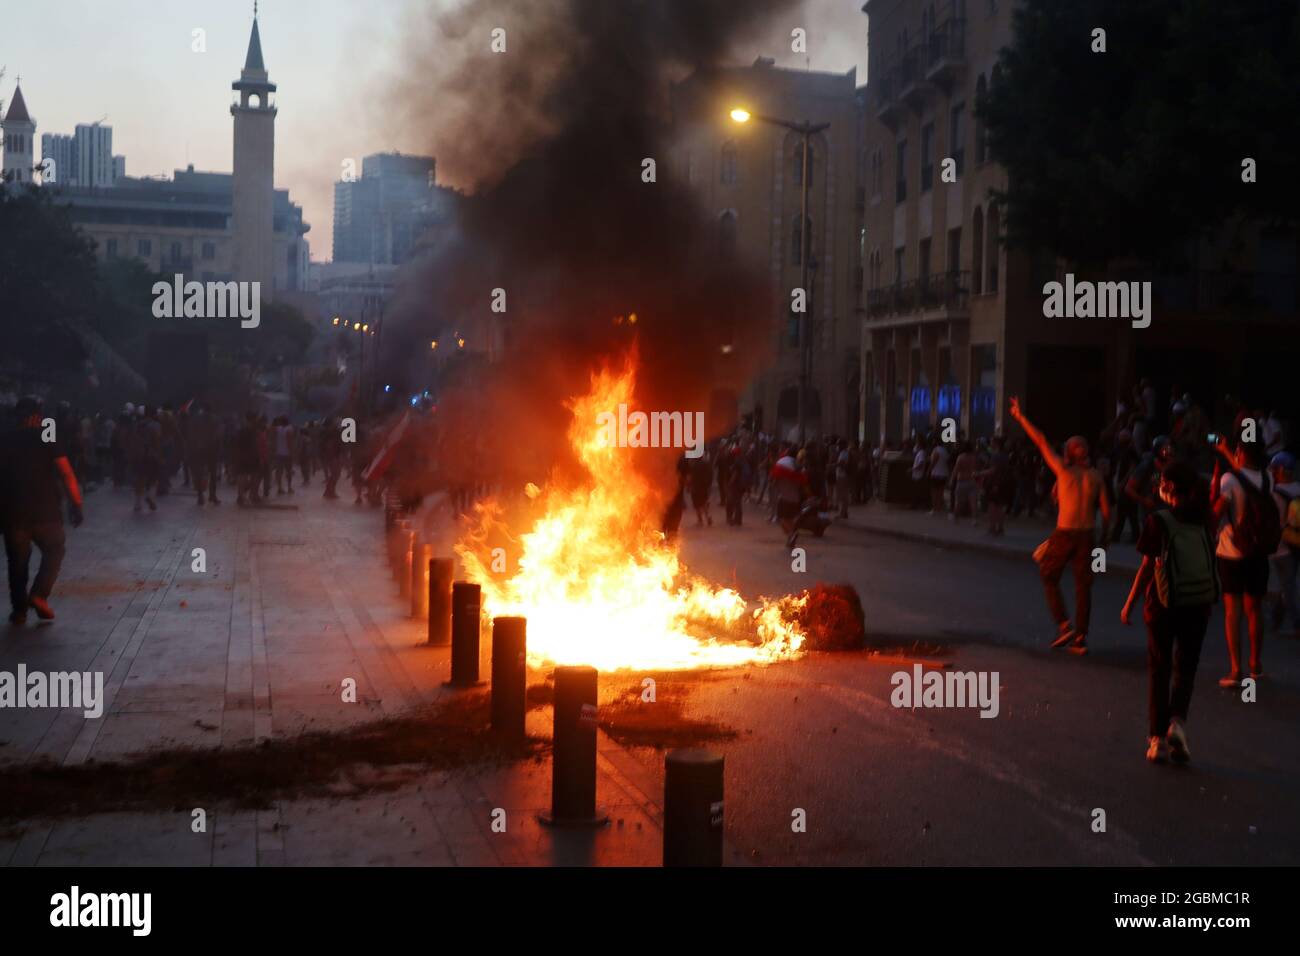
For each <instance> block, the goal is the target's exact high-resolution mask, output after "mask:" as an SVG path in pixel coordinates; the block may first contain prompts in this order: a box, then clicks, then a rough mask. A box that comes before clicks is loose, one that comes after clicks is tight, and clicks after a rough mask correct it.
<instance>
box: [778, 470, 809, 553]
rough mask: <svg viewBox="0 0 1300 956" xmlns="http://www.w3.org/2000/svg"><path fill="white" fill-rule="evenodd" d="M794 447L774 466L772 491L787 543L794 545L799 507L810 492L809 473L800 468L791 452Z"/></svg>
mask: <svg viewBox="0 0 1300 956" xmlns="http://www.w3.org/2000/svg"><path fill="white" fill-rule="evenodd" d="M792 450H793V449H787V451H786V453H785V454H784V455H782V456H781V457H780V458H778V459H777V460H776V464H774V465H773V466H772V474H771V480H772V493H773V495H774V496H775V498H776V515H777V518H778V520H780V522H781V528H782V530H784V531H785V533H786V535H787V538H786V543H787V544H788V545H789V546H790V547H794V542H795V539H796V537H797V536H798V530H797V529H796V527H795V522H796V521H797V520H798V518H799V508H800V505H801V504H802V503H803V499H804V498H805V497H806V495H807V492H808V475H807V473H805V472H804V471H803V470H802V469H800V468H799V463H798V460H797V459H796V458H795V457H794V456H793V455H792V454H790V452H791V451H792Z"/></svg>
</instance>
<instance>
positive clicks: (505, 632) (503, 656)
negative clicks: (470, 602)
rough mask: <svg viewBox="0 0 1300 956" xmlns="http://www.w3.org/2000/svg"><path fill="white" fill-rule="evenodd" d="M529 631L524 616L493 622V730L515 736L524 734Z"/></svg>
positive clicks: (502, 618) (494, 620)
mask: <svg viewBox="0 0 1300 956" xmlns="http://www.w3.org/2000/svg"><path fill="white" fill-rule="evenodd" d="M527 628H528V622H527V620H526V619H524V618H522V617H498V618H493V619H492V729H493V730H495V731H498V732H500V733H503V734H507V735H509V736H511V737H522V736H523V735H524V713H525V711H526V710H527V705H526V704H525V697H526V695H527V690H528V640H527V637H526V634H527Z"/></svg>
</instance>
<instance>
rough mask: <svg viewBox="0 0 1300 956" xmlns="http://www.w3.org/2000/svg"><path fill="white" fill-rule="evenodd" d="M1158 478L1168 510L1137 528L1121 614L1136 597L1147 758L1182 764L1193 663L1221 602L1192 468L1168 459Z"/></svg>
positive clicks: (1208, 526) (1208, 523)
mask: <svg viewBox="0 0 1300 956" xmlns="http://www.w3.org/2000/svg"><path fill="white" fill-rule="evenodd" d="M1158 482H1159V483H1158V494H1159V496H1160V500H1161V501H1163V502H1164V503H1165V504H1166V505H1168V506H1169V507H1168V508H1167V509H1163V510H1154V511H1151V512H1150V513H1149V514H1148V515H1147V517H1146V521H1145V522H1144V523H1143V525H1142V533H1141V535H1140V536H1139V537H1138V543H1137V550H1138V553H1139V554H1140V555H1142V565H1141V567H1139V568H1138V571H1137V574H1136V575H1134V577H1133V586H1132V588H1130V590H1129V595H1128V600H1127V601H1126V602H1125V603H1124V608H1123V610H1121V611H1120V614H1119V618H1120V621H1121V622H1122V623H1124V624H1129V623H1130V622H1131V620H1132V614H1133V605H1134V604H1135V603H1136V602H1137V601H1138V599H1139V597H1141V599H1142V620H1143V622H1144V623H1145V624H1146V626H1147V683H1148V688H1149V690H1148V705H1147V721H1148V723H1147V760H1149V761H1151V762H1152V763H1160V762H1162V761H1163V760H1164V759H1165V755H1166V750H1167V751H1168V754H1169V756H1171V757H1172V758H1173V760H1174V761H1176V762H1178V763H1185V762H1187V760H1188V759H1190V757H1191V752H1190V750H1189V749H1188V746H1187V729H1186V726H1185V725H1186V723H1187V711H1188V708H1189V707H1190V705H1191V701H1192V687H1193V685H1194V684H1195V681H1196V667H1197V664H1198V663H1199V662H1200V659H1201V646H1202V644H1203V643H1204V642H1205V632H1206V630H1207V629H1208V628H1209V626H1210V610H1211V608H1212V606H1213V605H1214V602H1215V601H1217V600H1218V599H1219V591H1220V585H1219V576H1218V564H1217V560H1216V556H1215V553H1214V544H1213V541H1214V538H1213V535H1214V529H1215V525H1214V519H1213V516H1212V513H1211V511H1210V509H1209V508H1208V507H1207V506H1206V501H1205V496H1204V495H1203V494H1202V493H1201V492H1200V488H1199V485H1200V478H1199V476H1198V475H1197V474H1196V470H1195V469H1194V468H1192V466H1191V465H1188V464H1186V463H1184V462H1174V463H1172V464H1170V465H1169V466H1168V467H1167V468H1166V469H1165V470H1164V471H1163V472H1161V474H1160V477H1159V479H1158Z"/></svg>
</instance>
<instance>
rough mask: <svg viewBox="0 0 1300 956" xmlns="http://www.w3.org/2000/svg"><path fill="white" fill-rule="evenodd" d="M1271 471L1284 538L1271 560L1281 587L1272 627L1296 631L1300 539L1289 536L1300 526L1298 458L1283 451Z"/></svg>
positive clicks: (1298, 624) (1298, 621) (1299, 618)
mask: <svg viewBox="0 0 1300 956" xmlns="http://www.w3.org/2000/svg"><path fill="white" fill-rule="evenodd" d="M1268 470H1269V474H1270V475H1271V476H1272V478H1273V499H1274V500H1275V501H1276V502H1277V512H1278V517H1279V519H1280V521H1281V528H1282V540H1281V541H1279V542H1278V546H1277V550H1276V551H1274V552H1273V556H1272V557H1271V558H1270V559H1269V563H1270V564H1272V565H1273V574H1274V576H1275V577H1276V578H1277V586H1278V599H1277V603H1276V604H1275V605H1274V606H1273V630H1275V631H1278V632H1284V631H1290V632H1292V633H1295V632H1297V631H1300V601H1297V599H1296V575H1297V571H1298V570H1300V541H1297V540H1294V539H1295V538H1296V537H1297V536H1296V534H1295V533H1294V532H1293V533H1292V534H1291V536H1290V537H1288V536H1287V529H1288V528H1290V527H1293V525H1294V527H1297V528H1300V481H1296V480H1295V457H1294V456H1293V455H1291V454H1290V453H1289V452H1285V451H1280V452H1278V453H1277V454H1275V455H1274V456H1273V458H1272V460H1270V461H1269V463H1268ZM1293 515H1294V522H1293V517H1292V516H1293ZM1288 625H1289V626H1288Z"/></svg>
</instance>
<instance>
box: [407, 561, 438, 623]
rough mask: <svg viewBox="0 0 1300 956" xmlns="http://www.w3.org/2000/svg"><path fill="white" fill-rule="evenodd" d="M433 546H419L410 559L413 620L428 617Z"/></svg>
mask: <svg viewBox="0 0 1300 956" xmlns="http://www.w3.org/2000/svg"><path fill="white" fill-rule="evenodd" d="M431 557H433V545H431V544H421V545H419V551H418V553H416V554H414V555H412V558H411V587H410V591H411V617H412V618H414V619H415V620H417V621H418V620H420V619H421V618H424V617H428V615H429V559H430V558H431Z"/></svg>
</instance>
